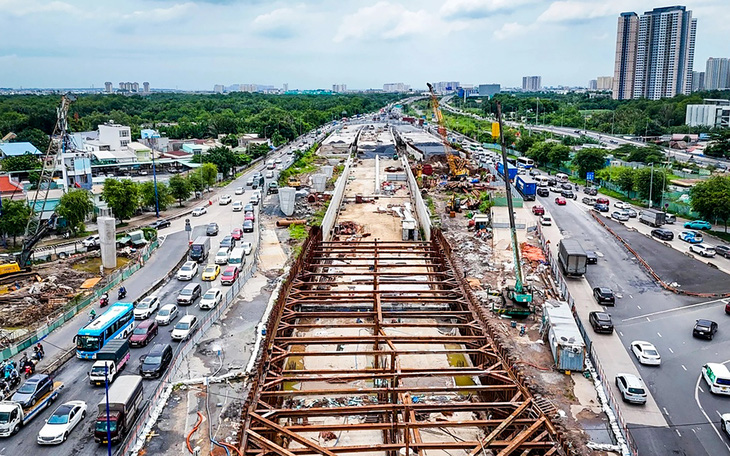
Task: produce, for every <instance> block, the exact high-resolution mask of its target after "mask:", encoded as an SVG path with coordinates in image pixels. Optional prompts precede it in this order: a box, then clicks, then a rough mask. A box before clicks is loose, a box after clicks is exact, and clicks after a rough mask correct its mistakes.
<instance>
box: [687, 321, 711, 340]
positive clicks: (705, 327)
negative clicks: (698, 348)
mask: <svg viewBox="0 0 730 456" xmlns="http://www.w3.org/2000/svg"><path fill="white" fill-rule="evenodd" d="M716 332H717V323H715V322H714V321H712V320H705V319H699V320H697V322H696V323H695V327H694V328H693V329H692V337H702V338H703V339H709V340H712V338H713V337H715V333H716Z"/></svg>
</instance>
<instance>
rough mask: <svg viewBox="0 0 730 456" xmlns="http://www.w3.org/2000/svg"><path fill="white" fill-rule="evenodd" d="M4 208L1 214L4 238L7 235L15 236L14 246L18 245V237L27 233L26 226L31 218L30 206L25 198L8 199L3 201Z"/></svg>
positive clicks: (1, 228) (0, 230)
mask: <svg viewBox="0 0 730 456" xmlns="http://www.w3.org/2000/svg"><path fill="white" fill-rule="evenodd" d="M2 203H3V210H2V215H0V233H2V235H3V239H5V238H6V237H7V236H12V237H13V247H15V246H16V245H17V243H16V239H17V237H18V236H22V235H23V234H24V233H25V226H26V225H27V224H28V219H29V218H30V207H28V205H27V204H26V202H25V201H23V200H11V199H6V200H3V201H2Z"/></svg>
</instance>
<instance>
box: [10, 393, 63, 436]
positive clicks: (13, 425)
mask: <svg viewBox="0 0 730 456" xmlns="http://www.w3.org/2000/svg"><path fill="white" fill-rule="evenodd" d="M62 389H63V383H61V382H53V387H52V389H51V391H50V392H48V393H46V394H45V395H44V396H43V397H41V398H40V400H38V401H37V402H36V403H35V405H32V406H30V407H27V408H23V407H22V406H21V404H20V403H18V402H14V401H2V402H0V437H10V436H11V435H14V434H16V433H17V432H18V431H19V430H20V428H21V427H23V426H24V425H25V424H27V423H28V422H30V421H31V420H32V419H33V418H35V417H36V416H38V415H39V414H40V412H41V411H43V410H44V409H45V408H46V407H48V406H49V405H50V404H52V403H53V401H55V400H56V398H58V394H59V393H60V392H61V390H62Z"/></svg>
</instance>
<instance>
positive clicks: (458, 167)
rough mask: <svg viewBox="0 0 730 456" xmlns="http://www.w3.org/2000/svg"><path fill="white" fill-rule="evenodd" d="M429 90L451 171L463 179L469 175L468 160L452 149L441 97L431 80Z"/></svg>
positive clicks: (457, 177)
mask: <svg viewBox="0 0 730 456" xmlns="http://www.w3.org/2000/svg"><path fill="white" fill-rule="evenodd" d="M426 85H427V86H428V91H429V92H430V93H431V108H432V109H433V115H434V117H436V122H437V123H438V132H439V136H441V142H442V143H443V144H444V149H445V150H446V161H447V162H448V164H449V172H450V173H451V177H452V178H453V179H462V178H465V177H468V176H469V169H468V168H467V164H468V161H467V160H465V159H464V158H462V157H461V156H460V155H458V153H455V152H454V151H453V150H452V149H451V144H449V140H448V138H447V137H446V126H445V125H444V115H443V114H442V113H441V108H440V107H439V99H438V97H437V96H436V92H435V91H434V89H433V86H432V85H431V83H430V82H427V83H426Z"/></svg>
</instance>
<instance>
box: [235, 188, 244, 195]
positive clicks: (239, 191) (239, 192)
mask: <svg viewBox="0 0 730 456" xmlns="http://www.w3.org/2000/svg"><path fill="white" fill-rule="evenodd" d="M245 191H246V189H245V188H243V187H236V192H235V193H236V195H243V193H244V192H245Z"/></svg>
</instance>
